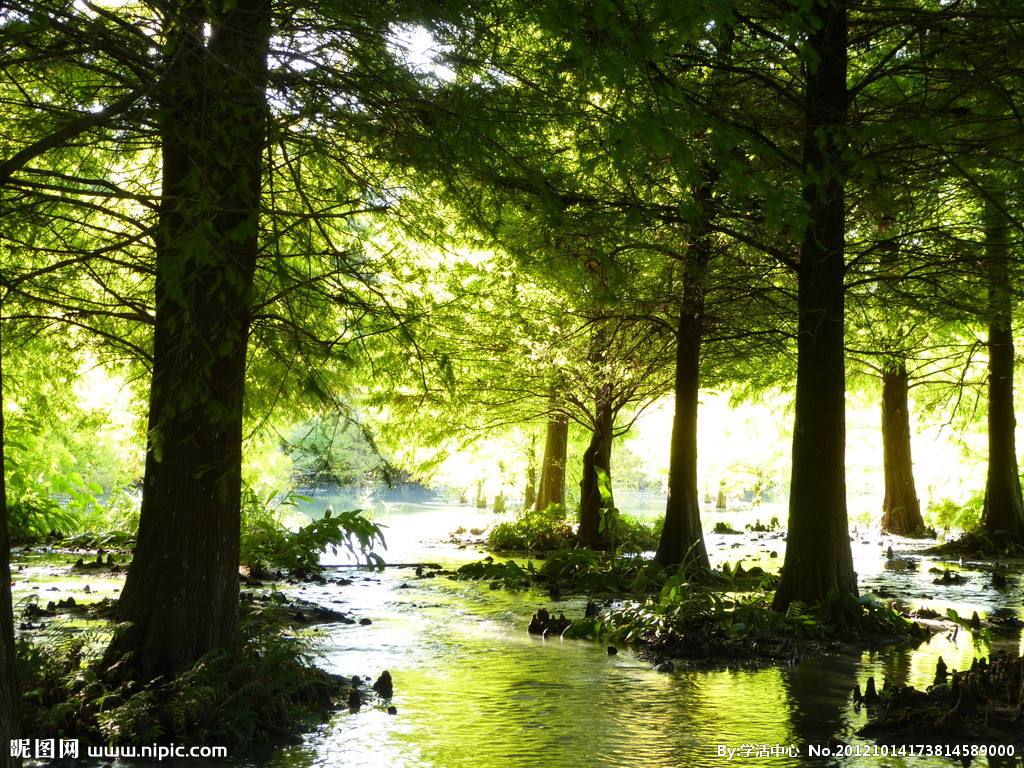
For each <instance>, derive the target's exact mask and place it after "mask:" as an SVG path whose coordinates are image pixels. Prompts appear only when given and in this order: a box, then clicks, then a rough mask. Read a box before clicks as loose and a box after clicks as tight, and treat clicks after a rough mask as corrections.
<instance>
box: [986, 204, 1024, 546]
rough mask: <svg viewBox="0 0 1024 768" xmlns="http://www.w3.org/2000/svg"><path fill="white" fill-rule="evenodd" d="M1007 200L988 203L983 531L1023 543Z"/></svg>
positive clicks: (1023, 527)
mask: <svg viewBox="0 0 1024 768" xmlns="http://www.w3.org/2000/svg"><path fill="white" fill-rule="evenodd" d="M1005 206H1006V198H1005V195H1002V194H999V193H998V192H994V191H993V192H992V193H990V196H989V198H988V199H987V200H986V201H985V203H984V227H985V242H984V263H985V270H986V277H987V283H988V286H987V287H988V360H989V363H988V365H989V374H988V450H989V454H988V475H987V478H986V482H985V504H984V507H983V509H982V516H981V519H982V527H983V528H984V529H985V530H986V531H988V532H989V533H992V534H997V535H1001V536H1006V537H1009V539H1010V540H1012V541H1017V542H1019V541H1024V501H1022V499H1021V487H1020V474H1019V472H1018V468H1017V448H1016V438H1015V432H1016V426H1017V419H1016V417H1015V414H1014V407H1013V368H1014V358H1013V294H1012V284H1011V278H1010V275H1011V270H1010V264H1011V261H1010V238H1009V227H1008V225H1007V221H1006V208H1005Z"/></svg>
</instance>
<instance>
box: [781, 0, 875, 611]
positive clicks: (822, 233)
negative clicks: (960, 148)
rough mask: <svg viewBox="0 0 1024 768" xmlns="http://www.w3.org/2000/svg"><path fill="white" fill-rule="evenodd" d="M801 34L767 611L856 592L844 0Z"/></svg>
mask: <svg viewBox="0 0 1024 768" xmlns="http://www.w3.org/2000/svg"><path fill="white" fill-rule="evenodd" d="M808 23H809V28H810V31H809V32H808V34H807V37H806V43H805V49H804V50H805V56H804V66H805V67H806V86H805V91H804V99H805V102H804V104H805V128H804V131H805V132H804V143H803V150H804V166H805V167H806V168H807V173H808V177H807V179H806V181H805V187H804V201H805V203H806V205H807V210H808V215H809V219H808V223H807V227H806V231H805V233H804V238H803V242H802V244H801V247H800V263H799V266H798V269H797V281H798V304H799V329H798V336H797V374H796V400H795V405H794V410H795V423H794V427H793V474H792V482H791V490H790V497H789V530H788V533H787V536H786V558H785V562H784V564H783V570H782V580H781V581H780V583H779V588H778V590H777V591H776V593H775V598H774V602H773V606H774V607H775V608H776V609H778V610H785V609H786V608H787V607H788V606H789V604H790V603H791V602H793V601H794V600H800V601H802V602H805V603H813V602H814V601H816V600H820V599H822V598H824V597H825V596H826V595H827V594H829V593H830V592H832V591H836V592H839V593H847V594H857V576H856V574H855V573H854V570H853V555H852V552H851V550H850V538H849V530H848V523H847V515H846V478H845V441H846V416H845V409H846V397H845V394H846V376H845V370H846V366H845V360H844V350H845V346H844V337H843V336H844V323H843V304H844V298H845V285H844V278H845V273H846V261H845V256H844V241H845V237H846V232H845V228H846V206H845V197H844V186H845V180H844V170H843V166H844V162H845V161H844V157H843V155H844V153H845V151H846V147H847V139H846V127H847V109H848V100H849V96H848V93H847V85H846V75H847V71H846V70H847V11H846V2H845V0H825V2H821V3H815V4H814V5H813V6H812V9H811V11H810V12H809V17H808Z"/></svg>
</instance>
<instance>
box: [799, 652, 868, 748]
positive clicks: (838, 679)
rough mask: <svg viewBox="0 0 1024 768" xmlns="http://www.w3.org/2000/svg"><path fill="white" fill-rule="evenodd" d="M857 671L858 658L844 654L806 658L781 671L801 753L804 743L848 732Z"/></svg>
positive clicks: (827, 738) (824, 741) (825, 740)
mask: <svg viewBox="0 0 1024 768" xmlns="http://www.w3.org/2000/svg"><path fill="white" fill-rule="evenodd" d="M856 672H857V659H856V658H855V657H853V656H850V655H847V654H840V655H838V656H830V657H820V658H809V659H806V660H804V661H803V662H802V663H800V664H798V665H796V666H794V667H792V668H790V669H787V670H784V671H783V672H782V684H783V687H784V688H785V689H786V690H787V691H788V692H789V696H790V702H789V703H790V706H789V716H790V722H791V724H792V727H793V738H794V739H795V740H796V743H797V744H798V745H799V746H800V749H801V752H803V753H804V754H806V745H807V744H821V745H826V744H828V743H829V742H830V741H831V740H832V739H833V738H834V737H836V736H837V735H838V736H840V738H843V737H845V736H846V735H847V734H848V733H849V732H850V730H851V728H850V726H851V723H850V720H849V718H848V712H849V709H848V702H849V701H850V692H851V691H852V690H853V685H854V683H855V681H856ZM822 764H823V765H838V763H837V762H834V761H829V762H827V763H822Z"/></svg>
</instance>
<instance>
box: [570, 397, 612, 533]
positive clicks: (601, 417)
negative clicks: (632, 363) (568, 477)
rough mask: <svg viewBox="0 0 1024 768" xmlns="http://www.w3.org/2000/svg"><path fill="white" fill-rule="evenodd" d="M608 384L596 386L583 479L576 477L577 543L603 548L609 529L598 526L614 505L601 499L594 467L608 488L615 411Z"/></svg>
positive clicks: (584, 457) (605, 526) (610, 474)
mask: <svg viewBox="0 0 1024 768" xmlns="http://www.w3.org/2000/svg"><path fill="white" fill-rule="evenodd" d="M608 390H609V387H608V386H607V385H603V386H601V387H600V388H599V389H598V395H597V399H596V402H595V409H594V410H595V418H594V426H593V431H592V432H591V437H590V445H588V446H587V450H586V451H584V452H583V479H582V480H580V528H579V533H578V537H579V540H580V543H581V544H583V546H585V547H590V548H591V549H598V550H606V549H608V548H609V546H610V544H611V531H610V530H609V527H608V526H607V525H604V526H602V524H601V521H602V517H603V516H604V515H605V511H606V510H608V509H610V508H612V507H613V506H614V504H613V502H612V499H610V498H609V499H603V498H602V497H601V489H600V486H599V484H598V470H599V469H601V470H604V472H605V473H606V474H607V476H608V483H609V491H610V490H611V478H612V438H613V429H614V425H615V414H614V412H613V411H612V407H611V402H610V399H609V391H608Z"/></svg>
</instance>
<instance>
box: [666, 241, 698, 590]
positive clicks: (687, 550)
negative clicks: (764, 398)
mask: <svg viewBox="0 0 1024 768" xmlns="http://www.w3.org/2000/svg"><path fill="white" fill-rule="evenodd" d="M693 258H694V259H698V260H700V263H699V264H695V265H694V268H693V269H691V270H689V271H688V274H687V281H686V284H685V285H684V287H683V306H682V311H681V312H680V314H679V329H678V332H677V333H676V376H675V401H676V402H675V415H674V417H673V420H672V442H671V445H670V448H669V468H668V502H667V504H666V505H665V525H664V527H663V528H662V530H661V539H660V540H659V541H658V550H657V552H656V553H655V555H654V559H655V561H656V562H657V563H659V564H661V565H663V566H666V567H667V566H680V567H682V568H684V569H692V570H700V569H705V570H706V569H708V568H710V567H711V566H710V563H709V562H708V552H707V548H706V547H705V545H704V531H703V529H702V528H701V523H700V496H699V494H698V491H697V404H698V399H699V396H700V347H701V335H702V333H703V329H702V317H703V312H704V299H703V285H702V283H703V274H698V273H703V270H704V268H705V267H706V266H707V253H706V249H705V252H704V253H697V254H694V256H693Z"/></svg>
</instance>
